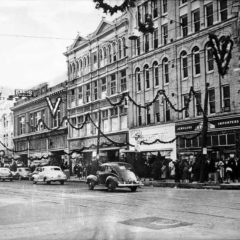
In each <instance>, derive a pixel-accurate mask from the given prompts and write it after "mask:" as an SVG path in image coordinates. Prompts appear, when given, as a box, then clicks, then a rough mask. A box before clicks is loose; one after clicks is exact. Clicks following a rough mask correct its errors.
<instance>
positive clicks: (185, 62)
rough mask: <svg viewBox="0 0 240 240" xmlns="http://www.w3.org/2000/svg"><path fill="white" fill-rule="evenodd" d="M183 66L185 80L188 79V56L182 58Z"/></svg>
mask: <svg viewBox="0 0 240 240" xmlns="http://www.w3.org/2000/svg"><path fill="white" fill-rule="evenodd" d="M182 65H183V78H187V77H188V58H187V55H185V56H183V57H182Z"/></svg>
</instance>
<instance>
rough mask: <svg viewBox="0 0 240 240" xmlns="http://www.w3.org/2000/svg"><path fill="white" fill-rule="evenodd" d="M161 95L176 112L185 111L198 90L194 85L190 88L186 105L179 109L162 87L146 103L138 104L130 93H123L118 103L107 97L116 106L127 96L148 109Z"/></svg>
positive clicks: (140, 106) (138, 105)
mask: <svg viewBox="0 0 240 240" xmlns="http://www.w3.org/2000/svg"><path fill="white" fill-rule="evenodd" d="M160 95H163V97H164V99H165V100H166V102H167V103H168V104H169V106H170V107H171V108H172V109H173V110H174V111H176V112H183V111H185V110H188V108H189V104H190V102H191V99H192V95H194V96H196V92H195V91H194V90H193V87H191V88H190V91H189V93H188V99H187V101H185V103H184V107H183V108H181V109H177V108H175V107H174V105H173V104H172V102H171V101H170V99H169V98H168V96H167V95H166V93H165V90H162V89H160V90H158V91H157V94H156V95H155V97H154V98H153V100H152V101H151V102H148V103H147V104H145V105H140V104H137V103H136V102H135V100H134V99H133V98H132V97H131V96H130V95H129V93H123V94H122V96H121V98H120V100H119V101H118V102H116V103H113V102H111V100H110V99H109V98H108V97H106V99H107V101H108V102H109V103H110V104H111V105H112V106H113V107H116V106H118V105H122V104H123V103H124V99H125V98H128V99H129V100H130V101H131V102H132V103H133V104H134V105H135V106H137V107H139V108H144V109H148V108H149V107H150V106H151V105H152V104H154V103H155V102H156V101H157V100H158V98H159V96H160Z"/></svg>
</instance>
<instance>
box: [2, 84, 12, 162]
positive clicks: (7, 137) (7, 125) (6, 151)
mask: <svg viewBox="0 0 240 240" xmlns="http://www.w3.org/2000/svg"><path fill="white" fill-rule="evenodd" d="M11 93H12V91H11V90H10V89H6V88H0V141H1V144H0V151H1V153H2V154H1V156H0V157H1V162H2V164H4V163H7V162H9V160H10V159H11V157H12V155H13V154H12V153H13V152H12V151H11V150H12V149H13V113H12V111H11V109H10V108H11V107H12V106H13V102H12V101H10V100H8V95H9V94H11Z"/></svg>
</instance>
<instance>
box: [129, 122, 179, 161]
mask: <svg viewBox="0 0 240 240" xmlns="http://www.w3.org/2000/svg"><path fill="white" fill-rule="evenodd" d="M175 137H176V135H175V124H173V123H171V124H162V125H157V126H151V127H144V128H138V129H132V130H130V131H129V143H131V144H132V145H134V147H130V150H135V151H137V152H142V153H145V154H154V155H156V154H159V153H160V154H161V156H164V157H166V158H169V159H173V160H175V159H176V142H175V141H172V140H173V139H174V138H175ZM157 140H159V141H157ZM154 141H157V142H156V143H153V144H151V143H152V142H154ZM171 141H172V142H171ZM143 142H146V143H147V144H144V143H143ZM167 142H169V143H167Z"/></svg>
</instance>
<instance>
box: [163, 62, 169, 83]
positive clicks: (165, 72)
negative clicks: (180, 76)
mask: <svg viewBox="0 0 240 240" xmlns="http://www.w3.org/2000/svg"><path fill="white" fill-rule="evenodd" d="M162 69H163V79H164V83H166V84H167V83H169V65H168V59H167V58H164V59H163V61H162Z"/></svg>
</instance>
